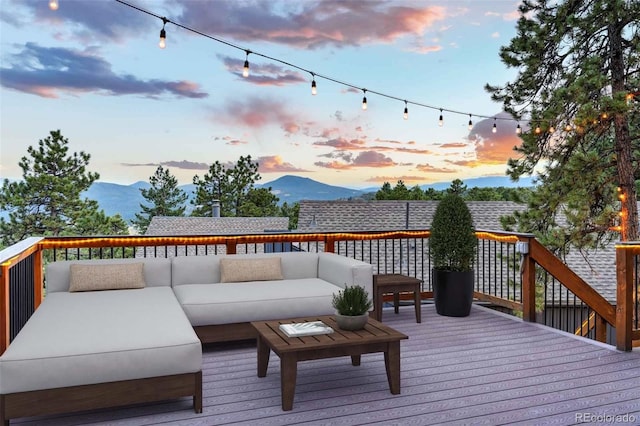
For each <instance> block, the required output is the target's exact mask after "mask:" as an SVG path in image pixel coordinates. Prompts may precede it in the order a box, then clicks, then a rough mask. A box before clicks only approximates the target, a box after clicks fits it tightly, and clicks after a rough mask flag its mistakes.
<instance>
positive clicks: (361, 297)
mask: <svg viewBox="0 0 640 426" xmlns="http://www.w3.org/2000/svg"><path fill="white" fill-rule="evenodd" d="M332 304H333V307H334V308H335V309H336V311H337V312H338V313H339V314H340V315H347V316H357V315H364V314H366V313H367V312H368V311H369V309H370V308H371V299H369V293H367V291H366V290H365V289H364V288H363V287H361V286H359V285H354V286H346V287H345V288H344V290H340V291H338V294H334V295H333V300H332Z"/></svg>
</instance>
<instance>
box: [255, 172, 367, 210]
mask: <svg viewBox="0 0 640 426" xmlns="http://www.w3.org/2000/svg"><path fill="white" fill-rule="evenodd" d="M256 186H258V187H263V188H268V187H271V192H272V193H274V194H275V195H276V196H277V197H278V198H279V199H280V203H283V202H285V201H286V202H287V203H288V204H291V203H295V202H296V201H300V200H337V199H348V198H353V197H359V196H361V195H363V194H364V191H361V190H358V189H350V188H344V187H342V186H333V185H327V184H326V183H322V182H318V181H316V180H313V179H309V178H305V177H299V176H291V175H286V176H282V177H280V178H278V179H276V180H273V181H271V182H266V183H263V184H260V185H256Z"/></svg>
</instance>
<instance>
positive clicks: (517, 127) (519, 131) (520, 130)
mask: <svg viewBox="0 0 640 426" xmlns="http://www.w3.org/2000/svg"><path fill="white" fill-rule="evenodd" d="M520 134H522V127H520V123H518V125H517V126H516V135H520Z"/></svg>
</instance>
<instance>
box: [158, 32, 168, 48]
mask: <svg viewBox="0 0 640 426" xmlns="http://www.w3.org/2000/svg"><path fill="white" fill-rule="evenodd" d="M158 46H159V47H160V49H164V48H165V47H167V32H166V31H165V30H164V27H163V28H162V29H161V30H160V42H159V43H158Z"/></svg>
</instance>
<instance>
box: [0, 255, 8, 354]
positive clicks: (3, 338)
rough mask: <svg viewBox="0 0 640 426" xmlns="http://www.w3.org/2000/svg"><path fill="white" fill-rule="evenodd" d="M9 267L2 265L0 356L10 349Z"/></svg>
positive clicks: (0, 272)
mask: <svg viewBox="0 0 640 426" xmlns="http://www.w3.org/2000/svg"><path fill="white" fill-rule="evenodd" d="M9 289H10V286H9V265H8V264H3V265H0V312H1V313H2V314H1V315H0V355H1V354H3V353H4V351H6V350H7V348H8V347H9V339H10V331H9V330H10V323H9V322H10V318H11V316H10V304H9Z"/></svg>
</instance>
